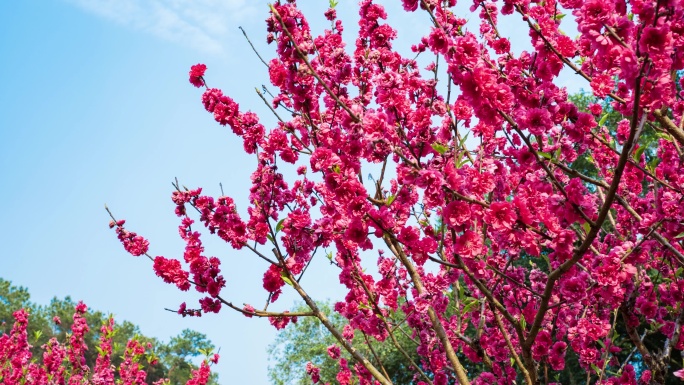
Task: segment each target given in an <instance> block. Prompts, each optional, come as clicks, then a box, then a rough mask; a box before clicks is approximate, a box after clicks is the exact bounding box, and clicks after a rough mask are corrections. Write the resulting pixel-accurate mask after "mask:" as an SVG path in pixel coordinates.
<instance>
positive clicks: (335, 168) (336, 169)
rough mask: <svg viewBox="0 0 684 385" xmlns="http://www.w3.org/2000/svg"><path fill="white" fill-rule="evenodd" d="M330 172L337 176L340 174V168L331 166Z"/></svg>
mask: <svg viewBox="0 0 684 385" xmlns="http://www.w3.org/2000/svg"><path fill="white" fill-rule="evenodd" d="M332 171H333V172H334V173H335V174H339V173H340V166H339V165H338V164H336V165H334V166H332Z"/></svg>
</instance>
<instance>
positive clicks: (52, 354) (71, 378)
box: [0, 302, 218, 385]
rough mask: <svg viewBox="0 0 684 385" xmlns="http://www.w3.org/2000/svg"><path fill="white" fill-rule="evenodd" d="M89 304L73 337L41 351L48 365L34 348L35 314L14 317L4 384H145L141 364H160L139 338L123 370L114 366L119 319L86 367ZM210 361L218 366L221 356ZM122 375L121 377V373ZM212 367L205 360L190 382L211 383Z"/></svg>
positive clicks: (103, 333)
mask: <svg viewBox="0 0 684 385" xmlns="http://www.w3.org/2000/svg"><path fill="white" fill-rule="evenodd" d="M87 310H88V308H87V306H86V305H85V304H84V303H83V302H79V303H78V304H77V305H76V307H75V309H74V316H73V320H74V322H73V324H72V327H71V334H67V339H66V341H65V342H64V344H62V343H60V342H59V341H58V340H57V338H55V337H53V338H51V339H50V341H49V342H48V343H47V344H45V345H43V346H42V347H41V351H42V362H41V363H38V361H37V359H36V357H32V354H33V353H32V351H31V348H32V346H31V345H29V344H28V335H27V332H26V330H27V327H28V323H29V314H28V312H27V311H26V310H25V309H21V310H18V311H16V312H15V313H14V314H13V317H14V320H15V322H14V326H13V327H12V330H11V331H10V333H9V334H2V335H0V381H1V382H2V384H3V385H20V384H21V385H24V384H36V385H42V384H85V383H87V384H93V385H111V384H114V383H122V384H130V385H144V384H147V381H146V378H147V373H146V371H145V370H144V369H143V366H142V365H141V362H142V360H143V359H145V360H147V362H148V363H149V364H150V365H157V363H158V362H157V359H156V358H155V356H154V355H153V354H149V353H150V352H148V350H149V349H151V347H152V345H151V344H150V343H146V344H143V343H142V342H140V341H139V340H137V339H132V340H130V341H128V342H127V343H126V347H125V350H124V355H123V357H121V360H122V361H121V363H120V364H119V366H118V368H117V367H115V366H114V365H113V364H112V349H113V343H112V337H113V335H114V333H115V332H116V330H115V329H114V327H115V323H114V319H113V318H111V317H110V318H109V319H108V320H107V321H106V322H105V323H104V324H103V325H102V327H101V328H100V330H99V345H98V346H96V348H97V353H98V354H97V358H96V361H95V365H94V366H93V367H92V368H91V367H88V366H87V365H86V359H85V351H86V350H87V346H86V344H85V335H86V334H87V333H89V332H90V327H89V326H88V323H87V321H86V313H87ZM209 361H211V362H213V363H217V362H218V354H215V355H214V356H212V357H211V358H210V359H209ZM117 373H118V378H116V377H115V374H117ZM210 374H211V372H210V367H209V363H208V361H204V362H203V363H202V365H201V366H200V368H199V369H197V370H195V371H193V372H192V376H191V378H190V380H189V381H188V382H187V383H188V384H194V385H206V384H207V382H208V381H209V375H210ZM166 381H167V379H163V378H162V379H160V380H158V381H155V382H154V383H153V384H154V385H159V384H163V383H166Z"/></svg>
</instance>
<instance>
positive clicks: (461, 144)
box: [458, 131, 470, 148]
mask: <svg viewBox="0 0 684 385" xmlns="http://www.w3.org/2000/svg"><path fill="white" fill-rule="evenodd" d="M468 135H470V131H468V132H466V134H465V136H464V137H462V138H461V141H459V142H458V148H463V143H465V141H466V139H468Z"/></svg>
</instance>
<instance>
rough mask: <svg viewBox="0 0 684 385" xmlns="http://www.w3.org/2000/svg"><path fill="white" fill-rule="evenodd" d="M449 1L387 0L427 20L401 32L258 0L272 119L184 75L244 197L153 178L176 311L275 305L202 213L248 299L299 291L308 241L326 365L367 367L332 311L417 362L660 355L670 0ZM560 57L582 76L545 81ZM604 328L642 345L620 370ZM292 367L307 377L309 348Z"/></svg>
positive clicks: (672, 312)
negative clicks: (225, 135) (170, 214)
mask: <svg viewBox="0 0 684 385" xmlns="http://www.w3.org/2000/svg"><path fill="white" fill-rule="evenodd" d="M331 5H332V3H331ZM455 5H456V2H455V1H436V0H426V1H412V0H403V1H402V6H403V8H404V10H406V11H408V12H425V13H426V15H424V16H425V19H426V20H430V22H431V26H430V28H426V35H425V36H423V37H422V38H421V39H419V40H417V41H415V42H413V43H414V45H413V47H412V50H413V51H414V52H413V53H412V54H411V55H409V56H405V55H404V54H403V53H401V52H400V50H398V49H395V48H394V46H395V44H394V42H395V39H396V38H397V37H398V36H400V33H399V32H400V31H398V30H397V29H395V28H393V26H390V25H389V24H388V23H386V22H385V20H387V18H388V14H387V12H386V11H385V9H384V8H383V7H382V6H381V5H379V4H377V3H376V2H374V1H372V0H363V1H361V3H360V6H359V28H358V35H357V36H356V39H355V41H354V42H353V44H352V46H351V47H349V48H348V47H347V46H346V45H345V44H347V43H348V42H350V40H348V39H345V38H343V33H344V32H345V26H344V25H343V23H342V22H341V21H340V20H338V19H337V12H336V11H335V9H328V10H327V11H326V12H325V14H324V17H325V18H326V19H327V20H328V21H329V22H330V23H329V24H330V27H329V28H328V29H326V30H324V31H323V32H322V33H321V34H320V35H318V36H315V35H314V32H313V31H312V29H311V28H310V26H309V23H308V21H307V19H306V17H305V16H304V14H303V13H302V12H301V10H300V9H299V8H298V7H297V5H296V1H293V0H292V1H276V2H275V3H274V4H273V5H272V8H271V11H270V14H269V16H268V18H267V29H268V30H267V32H268V35H267V42H269V43H271V44H273V46H274V50H275V58H273V59H272V60H270V61H269V62H268V75H269V78H270V81H271V84H272V85H273V86H274V87H275V88H274V89H273V92H272V94H271V95H269V97H272V99H270V100H268V99H267V100H266V101H267V102H268V105H269V107H271V108H273V110H274V111H275V112H276V114H277V120H278V122H277V123H275V124H274V125H273V127H270V128H267V127H265V126H264V124H262V123H261V120H260V119H259V118H258V116H257V115H256V113H254V112H250V111H244V110H243V109H242V108H241V106H240V105H239V104H238V103H237V102H236V101H235V100H233V99H232V98H230V97H229V96H227V95H224V93H223V91H221V90H220V89H218V88H206V89H205V90H204V91H203V94H202V96H201V101H202V104H203V105H204V108H205V109H206V110H207V111H208V112H209V113H210V114H212V115H213V117H214V119H215V120H216V121H217V122H218V123H219V124H221V125H226V126H228V127H230V129H231V131H232V133H233V134H235V135H236V136H238V137H239V139H240V140H242V143H243V147H244V151H245V152H246V153H248V154H252V155H253V156H254V157H255V159H256V167H255V170H254V172H253V174H252V176H251V185H250V187H249V189H248V191H249V196H248V203H247V204H246V205H247V207H240V208H238V204H237V203H236V202H237V201H234V200H233V199H231V198H229V197H226V196H220V197H217V198H214V197H211V196H207V195H202V192H201V190H200V189H197V190H185V189H181V187H180V186H176V187H177V190H178V191H176V192H175V193H174V194H173V196H172V200H173V203H174V204H175V211H176V214H177V215H178V217H179V220H180V222H181V225H180V226H179V233H180V235H181V238H182V239H183V241H184V242H185V244H186V247H185V252H184V255H183V260H174V259H166V258H164V257H158V258H157V259H155V262H154V266H153V268H154V271H155V272H156V273H157V274H158V275H159V276H160V277H161V278H162V279H163V280H165V281H166V282H168V283H171V284H175V285H177V286H178V287H179V288H181V289H183V290H185V289H187V288H188V286H190V287H193V288H194V289H195V290H196V291H198V292H200V293H205V294H204V296H203V298H202V299H201V300H200V308H201V310H192V309H187V308H186V306H185V305H183V306H182V307H181V309H179V313H180V314H182V315H200V314H202V313H203V312H215V311H219V310H223V309H226V308H229V307H230V308H234V309H236V310H242V311H243V314H244V315H246V316H248V317H259V316H264V317H269V320H270V322H271V324H272V325H273V326H274V327H276V328H278V329H281V328H283V327H285V326H286V325H287V324H288V323H289V322H290V321H294V320H295V318H294V317H292V316H289V315H287V314H288V313H284V312H280V313H278V312H276V311H273V312H271V310H269V311H268V312H266V313H261V312H256V311H255V310H254V308H253V307H252V306H250V305H245V306H244V308H242V309H240V308H235V307H234V306H233V305H232V303H231V302H229V301H227V300H224V298H225V296H228V295H231V296H234V295H239V293H240V290H239V288H233V289H234V290H231V288H230V287H226V286H227V280H226V279H225V278H224V277H223V273H222V270H221V263H220V262H222V261H221V260H220V259H219V258H216V257H208V256H205V255H204V246H203V243H202V239H203V238H202V234H203V231H206V232H208V233H209V234H215V235H217V236H218V238H220V239H221V240H223V241H224V242H226V243H227V244H229V245H230V246H231V247H232V248H233V249H235V250H241V251H243V252H244V251H246V250H249V251H251V252H253V253H254V254H255V255H256V256H257V257H258V258H259V260H260V261H262V262H263V263H265V264H266V267H264V269H263V271H264V273H263V275H262V284H263V285H262V286H263V288H264V289H265V291H266V293H267V294H266V297H267V302H268V303H269V304H271V303H273V302H277V300H278V299H279V298H280V296H281V294H282V293H283V292H285V291H286V290H289V289H290V288H292V289H294V292H296V293H298V294H299V295H301V296H302V297H303V298H304V299H305V301H306V300H307V299H308V300H310V298H311V297H309V295H308V294H306V293H307V292H306V291H305V288H306V286H307V280H306V278H304V279H302V277H303V276H304V275H305V274H306V272H307V267H308V266H309V264H310V263H312V262H313V263H315V260H316V258H318V256H317V255H318V254H317V253H319V252H321V250H324V253H325V255H326V256H327V258H326V260H324V261H325V262H326V263H328V262H329V263H330V265H331V266H332V268H335V269H337V270H338V275H339V283H340V285H342V287H343V288H344V290H346V292H345V297H344V300H343V301H339V302H337V303H336V305H335V309H334V310H335V311H337V312H338V313H339V314H341V315H342V316H343V317H344V319H345V320H346V321H345V323H344V325H330V324H329V323H328V324H326V323H325V322H323V324H324V326H325V327H326V328H328V330H329V331H331V333H332V334H333V336H334V337H335V338H336V339H337V343H336V345H333V346H331V347H330V348H329V349H328V354H329V356H330V357H332V358H333V359H336V360H338V363H339V368H338V373H337V375H336V381H337V382H339V383H341V384H349V383H360V384H367V383H368V384H370V383H372V381H377V383H381V384H383V385H386V384H389V383H390V381H389V379H387V378H385V374H383V373H382V372H383V371H382V368H378V367H377V366H376V364H375V363H374V362H372V361H374V360H373V359H369V358H367V357H364V356H362V354H361V353H360V351H359V350H358V349H357V347H355V346H352V345H353V344H358V342H356V341H355V338H354V335H355V331H361V332H363V334H364V335H365V336H367V337H368V338H369V339H370V338H372V339H375V340H377V341H379V342H383V341H385V342H386V341H387V340H388V338H389V337H391V336H392V334H391V333H394V332H395V331H396V327H398V326H397V325H392V324H391V322H389V321H392V322H394V321H397V323H398V324H400V325H402V326H401V327H406V328H407V330H408V332H407V335H409V336H410V337H411V339H412V340H413V341H414V342H415V343H416V346H415V351H416V352H418V354H419V355H420V357H421V361H420V362H419V363H418V364H417V365H418V366H419V367H420V369H421V370H422V371H423V372H422V373H421V371H419V370H416V371H415V373H416V382H417V383H426V384H427V383H433V384H439V385H441V384H447V383H459V384H461V385H462V384H468V383H474V384H495V383H496V384H510V383H513V381H515V382H516V383H519V381H520V380H521V379H522V381H524V382H525V383H527V384H530V385H531V384H535V383H538V382H542V381H543V380H544V379H543V378H542V376H545V378H546V379H548V378H551V377H552V375H562V374H563V373H564V372H563V370H570V369H567V368H569V367H571V363H570V362H568V361H567V359H566V357H570V358H571V359H572V360H574V359H575V357H576V358H577V363H575V362H574V361H573V362H572V365H573V366H572V367H573V370H574V368H575V367H576V365H579V367H580V369H581V370H583V371H586V373H584V374H583V375H588V378H589V382H592V381H596V382H599V381H600V383H606V384H633V383H636V382H637V381H640V382H642V383H648V382H649V381H650V382H654V383H662V382H664V378H665V377H666V376H667V375H669V374H670V373H673V372H674V373H676V374H679V373H680V372H678V371H675V369H676V368H678V367H675V366H673V365H670V362H671V361H670V360H669V357H666V356H665V353H663V352H666V351H667V352H672V350H673V349H675V350H677V349H679V350H681V349H680V348H681V347H682V346H683V345H684V342H682V341H684V338H679V337H678V338H675V336H677V333H680V335H681V333H682V332H681V329H682V325H683V324H684V320H682V319H680V318H681V317H678V313H677V310H676V309H681V308H682V306H684V303H683V301H684V296H683V295H682V294H681V293H682V289H684V284H683V283H681V280H682V277H681V267H682V266H684V256H683V253H684V248H683V247H682V243H681V234H682V233H684V209H683V208H682V207H684V205H683V204H682V203H683V201H684V198H683V197H684V177H682V173H681V170H682V168H684V165H683V164H682V159H683V158H682V146H684V133H682V132H681V127H680V125H679V122H681V121H682V116H683V114H684V102H682V92H683V91H682V87H683V85H684V83H683V82H684V80H679V81H678V77H681V76H680V75H681V71H682V70H684V50H682V49H681V47H682V46H683V45H684V8H683V6H684V4H682V2H677V1H655V0H627V1H617V2H610V1H602V0H587V1H579V0H558V1H553V0H552V1H545V2H530V1H527V0H521V1H504V2H503V4H501V3H496V2H493V1H475V2H473V3H472V5H471V8H470V12H472V15H470V16H468V17H464V16H466V15H458V12H457V11H456V8H454V6H455ZM560 12H563V13H560ZM566 15H572V17H571V18H572V19H573V20H574V22H575V23H576V28H577V31H578V33H579V35H578V36H577V37H576V38H575V37H571V36H572V34H566V33H564V32H563V30H566V32H567V29H566V28H565V27H566V26H568V24H567V21H566V20H565V19H564V16H566ZM472 17H475V18H477V20H476V23H475V25H474V28H473V26H471V25H469V24H468V23H467V19H469V18H472ZM503 19H507V20H514V19H515V20H518V21H519V22H520V23H522V24H521V25H523V26H524V28H525V29H526V33H524V34H521V36H526V38H529V40H528V42H529V43H530V44H529V47H528V48H527V49H523V50H520V49H517V48H516V49H515V50H512V48H511V44H512V43H515V41H513V40H510V39H509V37H506V36H502V35H501V31H503V29H501V28H499V27H500V23H501V21H502V20H503ZM571 25H572V27H571V28H573V29H574V28H575V24H571ZM415 55H417V56H415ZM564 69H566V70H567V71H566V72H568V73H575V74H577V75H578V77H577V79H579V80H578V81H579V82H581V84H583V85H581V86H583V87H584V88H585V89H591V91H590V93H589V94H587V95H586V96H587V97H593V98H594V99H592V100H591V102H590V103H589V105H588V106H586V107H585V106H583V105H581V103H578V104H575V103H573V99H572V98H571V97H570V96H569V95H568V90H567V89H566V88H564V87H563V86H562V84H561V83H559V81H558V80H559V76H560V74H561V73H562V71H563V70H564ZM205 71H206V67H205V66H204V65H197V66H193V67H192V68H191V71H190V80H191V83H192V84H193V85H195V86H198V87H201V86H205V87H206V84H205V81H204V74H205ZM445 81H447V82H449V84H448V85H445V84H443V83H444V82H445ZM592 95H593V96H592ZM616 122H617V123H616ZM473 139H474V140H473ZM283 164H286V166H287V167H291V169H292V170H297V173H296V175H294V173H291V174H292V175H290V173H286V172H283V171H282V170H280V169H279V167H283ZM369 172H370V174H371V175H369V176H368V177H366V175H367V174H368V173H369ZM195 212H197V214H195ZM241 214H242V215H241ZM193 215H197V216H198V217H199V220H198V221H197V223H198V224H200V225H201V226H199V227H202V226H203V227H204V230H203V229H201V228H199V227H197V226H195V227H192V226H193V223H195V222H194V219H191V216H193ZM245 215H246V216H245ZM110 226H111V227H116V231H117V234H118V235H119V238H120V240H121V242H122V243H123V244H124V247H125V248H126V250H128V251H129V252H131V253H133V254H134V255H140V254H143V253H146V252H147V248H148V243H147V241H146V240H144V239H143V238H141V237H139V236H137V234H135V233H130V232H128V231H127V230H124V228H123V222H122V221H116V220H113V222H112V224H110ZM371 250H372V251H371ZM376 251H377V252H378V254H377V255H379V257H378V258H377V265H376V266H372V265H371V264H370V263H369V255H371V254H373V255H375V254H374V253H375V252H376ZM224 263H225V262H224ZM190 280H192V283H190ZM397 310H400V311H401V312H402V313H399V314H403V315H399V316H397V315H396V314H395V313H394V312H396V311H397ZM312 311H313V309H312ZM680 313H681V312H680ZM390 314H392V315H393V316H397V317H401V318H402V319H401V320H394V319H392V318H391V317H390V316H389V315H390ZM313 316H315V317H317V318H319V319H321V320H324V319H326V318H325V317H326V315H324V314H322V313H320V312H315V311H313ZM388 320H389V321H388ZM404 325H405V326H404ZM402 330H403V329H402ZM618 330H619V331H620V332H622V331H624V334H622V335H618V334H617V333H618V332H617V331H618ZM643 330H649V333H651V331H652V332H653V333H654V334H657V336H655V337H653V336H651V335H647V336H646V335H645V337H640V334H641V333H642V331H643ZM640 338H644V339H648V338H651V339H652V340H649V344H651V345H652V344H655V345H658V346H657V347H655V348H654V347H653V346H655V345H653V346H651V345H648V346H646V345H647V344H644V346H638V345H640V344H641V343H640V342H639V341H640V340H639V339H640ZM389 340H391V338H389ZM656 341H657V342H656ZM623 346H629V349H627V350H631V349H634V348H636V350H635V351H639V352H640V354H642V355H643V362H642V363H641V364H643V365H642V366H643V367H642V368H641V369H640V370H635V367H634V366H632V365H631V364H630V362H628V361H626V358H625V357H626V354H624V349H623V350H621V349H622V347H623ZM343 351H344V352H346V353H343ZM452 352H453V354H452ZM646 353H649V354H646ZM346 354H348V355H349V356H346ZM627 354H629V353H627ZM350 356H351V359H349V358H350ZM462 360H468V361H469V363H477V365H465V366H464V365H463V363H462ZM312 362H313V361H312ZM414 366H416V364H411V365H408V364H407V366H406V367H414ZM465 367H468V368H475V367H476V368H477V369H473V370H472V371H470V372H468V373H466V371H465ZM564 368H565V369H564ZM595 368H598V372H597V370H596V369H595ZM642 369H643V370H642ZM306 372H307V374H308V375H309V376H310V377H311V379H312V380H313V381H318V380H319V375H320V373H319V371H318V368H317V367H316V366H315V365H314V364H310V365H308V366H307V368H306ZM554 372H556V373H554ZM425 373H428V374H425ZM639 376H640V377H639ZM331 380H332V379H331ZM419 381H420V382H419ZM547 382H548V381H547Z"/></svg>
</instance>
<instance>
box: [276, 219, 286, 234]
mask: <svg viewBox="0 0 684 385" xmlns="http://www.w3.org/2000/svg"><path fill="white" fill-rule="evenodd" d="M284 221H285V218H283V219H281V220H279V221H278V224H277V225H276V230H275V231H276V234H278V233H279V232H280V230H282V229H283V222H284Z"/></svg>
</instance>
